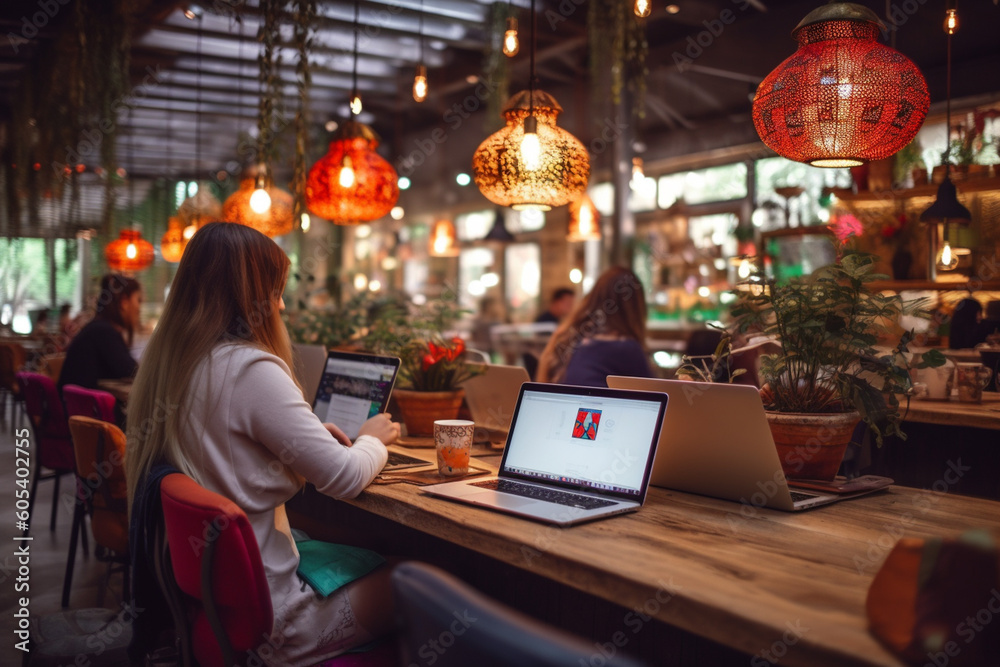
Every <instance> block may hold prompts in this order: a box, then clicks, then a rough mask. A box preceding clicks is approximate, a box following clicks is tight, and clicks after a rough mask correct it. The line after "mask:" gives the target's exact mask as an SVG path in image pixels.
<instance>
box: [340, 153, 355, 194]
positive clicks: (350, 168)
mask: <svg viewBox="0 0 1000 667" xmlns="http://www.w3.org/2000/svg"><path fill="white" fill-rule="evenodd" d="M337 180H338V182H339V183H340V187H342V188H349V187H351V186H353V185H354V165H353V164H352V163H351V158H349V157H345V158H344V162H343V166H341V168H340V177H339V178H338V179H337Z"/></svg>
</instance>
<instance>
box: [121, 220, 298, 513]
mask: <svg viewBox="0 0 1000 667" xmlns="http://www.w3.org/2000/svg"><path fill="white" fill-rule="evenodd" d="M289 266H290V262H289V261H288V257H287V256H285V253H284V252H283V251H282V250H281V248H279V247H278V246H277V244H275V243H274V241H272V240H271V239H269V238H267V237H266V236H264V235H263V234H261V233H260V232H258V231H256V230H254V229H251V228H250V227H245V226H243V225H239V224H234V223H228V222H213V223H211V224H208V225H205V226H204V227H202V228H201V229H199V230H198V233H197V234H195V235H194V237H193V238H192V239H191V241H190V242H189V243H188V244H187V247H186V248H185V249H184V255H183V257H182V259H181V263H180V266H179V267H178V268H177V275H176V276H174V280H173V283H172V285H171V287H170V295H169V296H168V297H167V302H166V304H165V306H164V308H163V314H162V316H161V317H160V320H159V323H158V324H157V326H156V330H155V331H154V332H153V335H152V336H151V337H150V339H149V344H148V345H147V346H146V350H145V352H144V353H143V357H142V362H141V363H140V364H139V372H138V374H137V375H136V378H135V384H134V385H133V387H132V392H131V395H130V396H129V405H128V444H127V446H126V456H125V474H126V479H127V482H128V497H129V508H131V506H132V499H133V497H134V494H135V489H136V485H137V483H138V481H139V480H140V479H141V478H143V477H145V476H146V475H147V474H148V473H149V470H150V468H151V467H152V466H153V464H154V463H156V462H158V461H166V462H168V463H170V464H172V465H174V466H175V467H176V468H178V469H179V470H181V471H182V472H184V473H185V474H188V475H190V476H191V477H193V478H194V479H196V480H197V479H198V478H199V476H198V474H197V471H196V470H194V469H193V466H192V465H191V463H190V461H189V460H188V458H187V456H186V455H185V453H184V450H183V448H182V447H181V446H180V441H179V434H180V432H181V426H182V421H183V420H184V419H185V417H186V410H185V398H186V397H187V396H188V395H189V393H190V387H189V385H190V383H191V379H192V376H193V374H194V371H195V369H196V368H197V367H198V365H199V363H201V362H202V361H203V360H204V359H205V358H206V357H207V356H208V355H209V354H210V353H211V352H212V350H213V348H215V347H216V346H217V345H219V344H220V343H222V342H226V341H230V342H234V343H238V344H244V345H251V346H254V347H257V348H260V349H262V350H264V351H266V352H270V353H271V354H274V355H276V356H277V357H279V358H280V359H282V360H283V361H284V362H285V364H286V365H287V366H288V367H289V368H291V367H292V349H291V343H290V341H289V339H288V332H287V330H286V329H285V325H284V323H283V322H282V321H281V315H280V312H279V309H278V308H277V304H278V299H279V298H280V297H281V293H282V291H283V290H284V286H285V281H286V279H287V277H288V268H289Z"/></svg>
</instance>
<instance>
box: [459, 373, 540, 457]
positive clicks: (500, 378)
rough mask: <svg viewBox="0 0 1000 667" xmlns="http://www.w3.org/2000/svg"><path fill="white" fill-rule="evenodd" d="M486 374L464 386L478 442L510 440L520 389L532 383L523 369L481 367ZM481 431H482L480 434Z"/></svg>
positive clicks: (463, 384) (469, 380)
mask: <svg viewBox="0 0 1000 667" xmlns="http://www.w3.org/2000/svg"><path fill="white" fill-rule="evenodd" d="M479 366H480V367H485V369H486V372H485V373H483V374H482V375H477V376H475V377H471V378H469V379H468V380H466V381H465V382H463V383H462V387H463V388H464V389H465V403H466V404H467V405H468V406H469V413H470V414H471V415H472V420H473V421H474V422H476V440H477V441H481V440H494V439H496V440H498V441H500V442H503V441H505V440H506V439H507V432H508V431H509V430H510V419H511V417H513V416H514V408H515V406H517V397H518V395H519V394H520V392H521V385H522V384H524V383H525V382H529V381H531V378H530V377H528V371H527V370H525V368H524V367H522V366H503V365H500V364H480V365H479ZM481 429H482V430H481Z"/></svg>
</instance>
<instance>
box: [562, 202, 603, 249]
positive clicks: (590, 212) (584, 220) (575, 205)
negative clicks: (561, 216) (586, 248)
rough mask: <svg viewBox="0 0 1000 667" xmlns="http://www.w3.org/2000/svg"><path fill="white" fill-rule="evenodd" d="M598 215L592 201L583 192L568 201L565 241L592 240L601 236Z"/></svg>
mask: <svg viewBox="0 0 1000 667" xmlns="http://www.w3.org/2000/svg"><path fill="white" fill-rule="evenodd" d="M598 222H599V217H598V214H597V207H596V206H594V202H593V201H592V200H591V199H590V197H589V196H587V193H586V192H584V193H583V194H582V195H580V197H579V198H578V199H575V200H574V201H571V202H570V203H569V232H568V233H567V234H566V240H567V241H593V240H599V239H600V238H601V228H600V226H599V224H598Z"/></svg>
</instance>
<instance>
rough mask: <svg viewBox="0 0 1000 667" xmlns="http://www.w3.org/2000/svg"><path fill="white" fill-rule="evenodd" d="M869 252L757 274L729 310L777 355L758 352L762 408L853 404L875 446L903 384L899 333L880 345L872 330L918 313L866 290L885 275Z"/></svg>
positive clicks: (919, 308) (893, 431)
mask: <svg viewBox="0 0 1000 667" xmlns="http://www.w3.org/2000/svg"><path fill="white" fill-rule="evenodd" d="M877 259H878V258H877V256H875V255H872V254H869V253H859V252H850V251H848V252H846V253H845V254H844V255H843V256H842V257H841V258H840V259H839V260H838V261H837V262H836V263H835V264H832V265H830V266H826V267H823V268H821V269H818V270H817V271H816V272H815V273H813V274H812V275H811V276H808V277H803V278H799V279H793V280H791V281H790V282H789V283H787V284H784V285H778V284H776V283H774V282H773V281H770V280H765V279H762V280H761V281H760V282H758V283H757V284H756V285H757V288H756V289H754V290H752V291H747V292H742V293H741V296H740V298H739V300H738V301H737V303H736V306H735V307H734V309H733V315H734V317H735V318H736V326H737V328H738V329H740V330H741V331H748V330H756V331H760V332H762V333H764V334H766V335H770V336H773V337H774V338H775V339H776V340H777V341H778V342H779V343H780V344H781V346H782V352H781V353H780V354H774V355H765V356H763V357H761V368H760V374H761V378H762V380H763V382H764V386H762V387H761V397H762V398H763V400H764V406H765V407H766V408H767V409H768V410H773V411H777V412H792V413H817V412H847V411H850V410H857V411H858V413H859V414H860V415H861V419H862V420H864V422H865V423H866V424H868V426H869V427H870V428H871V429H872V433H873V434H874V435H875V438H876V442H877V443H878V444H879V445H881V444H882V439H883V437H884V436H886V435H896V436H899V437H902V438H905V435H904V434H903V433H902V431H901V430H900V428H899V423H900V415H899V399H898V398H897V394H906V393H907V391H908V390H909V389H910V388H911V385H910V376H909V368H910V366H909V361H908V359H907V352H908V345H909V343H910V341H911V340H912V333H906V334H904V335H903V336H902V337H901V339H900V341H899V343H898V344H897V345H896V346H895V347H893V348H891V349H890V350H888V351H885V350H879V349H878V348H877V347H876V345H877V344H878V341H879V338H878V334H879V333H882V332H885V331H887V329H888V325H889V324H890V323H894V322H896V321H897V320H898V318H899V316H900V315H901V314H903V313H904V312H905V313H907V314H918V315H925V314H926V313H925V311H924V310H923V303H922V302H917V303H914V304H910V305H908V306H907V305H904V303H903V301H902V299H900V297H899V296H898V295H885V294H882V293H879V292H875V291H873V290H872V289H870V285H869V284H870V283H871V282H872V281H875V280H884V279H886V278H887V276H883V275H879V274H876V273H874V272H873V269H874V267H875V263H876V261H877ZM944 362H945V358H944V356H943V355H942V354H941V353H940V352H938V351H936V350H932V351H930V352H927V353H924V354H923V355H922V356H921V358H920V361H919V363H918V367H930V366H940V365H942V364H943V363H944Z"/></svg>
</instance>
